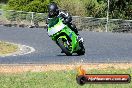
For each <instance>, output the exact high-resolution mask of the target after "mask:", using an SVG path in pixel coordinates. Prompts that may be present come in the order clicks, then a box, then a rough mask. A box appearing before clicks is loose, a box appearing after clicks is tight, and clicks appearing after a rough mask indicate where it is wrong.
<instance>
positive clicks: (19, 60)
mask: <svg viewBox="0 0 132 88" xmlns="http://www.w3.org/2000/svg"><path fill="white" fill-rule="evenodd" d="M80 35H81V36H82V37H83V38H84V41H85V48H86V54H85V55H83V56H76V55H73V56H66V55H65V54H61V53H60V52H61V50H60V48H59V47H58V46H57V45H56V44H55V43H54V42H53V41H52V40H51V39H50V38H49V37H48V35H47V32H46V30H44V29H35V28H33V29H28V28H15V27H12V28H9V27H3V26H0V40H4V41H8V42H13V43H18V44H24V45H28V46H31V47H34V48H35V50H36V51H35V52H33V53H31V54H27V55H20V56H9V57H0V64H28V63H32V64H39V63H41V64H49V63H51V64H52V63H53V64H70V63H72V64H74V63H81V62H85V63H87V62H88V63H91V62H92V63H96V62H97V63H100V62H132V34H123V33H120V34H119V33H105V32H104V33H98V32H87V31H82V32H80Z"/></svg>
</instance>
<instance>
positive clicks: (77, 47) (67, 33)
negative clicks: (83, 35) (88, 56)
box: [47, 17, 85, 56]
mask: <svg viewBox="0 0 132 88" xmlns="http://www.w3.org/2000/svg"><path fill="white" fill-rule="evenodd" d="M47 31H48V35H49V37H50V38H51V39H52V40H53V41H55V42H56V44H57V45H58V46H59V47H60V48H61V49H62V51H63V52H64V53H65V54H66V55H67V56H71V55H72V54H73V53H77V54H78V55H84V54H85V48H84V45H83V43H82V42H79V41H78V40H77V38H78V36H77V35H76V34H75V32H74V31H72V30H71V29H70V28H69V27H68V26H67V25H66V24H64V23H63V19H62V18H61V17H54V18H52V19H50V20H49V22H48V29H47Z"/></svg>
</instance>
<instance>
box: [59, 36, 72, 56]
mask: <svg viewBox="0 0 132 88" xmlns="http://www.w3.org/2000/svg"><path fill="white" fill-rule="evenodd" d="M64 42H65V41H63V39H62V38H60V39H58V45H59V46H60V48H61V49H62V51H63V52H64V53H65V54H66V55H67V56H71V55H72V53H71V52H70V50H69V49H68V48H67V47H65V45H64Z"/></svg>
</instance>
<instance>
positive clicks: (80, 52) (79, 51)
mask: <svg viewBox="0 0 132 88" xmlns="http://www.w3.org/2000/svg"><path fill="white" fill-rule="evenodd" d="M79 46H80V47H81V49H80V50H78V51H77V54H78V55H79V56H80V55H84V54H85V48H84V45H83V43H82V42H80V43H79Z"/></svg>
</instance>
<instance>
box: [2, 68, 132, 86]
mask: <svg viewBox="0 0 132 88" xmlns="http://www.w3.org/2000/svg"><path fill="white" fill-rule="evenodd" d="M87 73H89V74H132V68H128V69H115V68H108V69H105V70H101V69H100V70H99V69H91V70H90V69H89V70H87ZM76 74H77V71H76V70H67V71H65V70H62V71H47V72H24V73H19V74H12V73H6V74H5V73H0V88H132V83H129V84H86V85H84V86H80V85H78V84H77V83H76V80H75V79H76Z"/></svg>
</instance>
